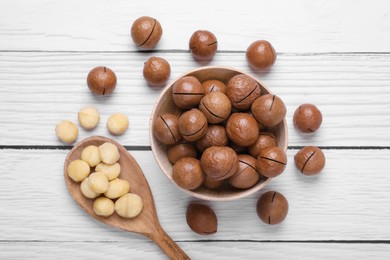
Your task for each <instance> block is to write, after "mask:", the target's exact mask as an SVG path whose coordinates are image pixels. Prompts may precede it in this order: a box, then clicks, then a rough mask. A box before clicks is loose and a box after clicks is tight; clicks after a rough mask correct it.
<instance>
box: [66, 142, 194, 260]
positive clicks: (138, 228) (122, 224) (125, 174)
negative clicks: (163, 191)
mask: <svg viewBox="0 0 390 260" xmlns="http://www.w3.org/2000/svg"><path fill="white" fill-rule="evenodd" d="M105 142H110V143H113V144H115V145H116V146H117V147H118V149H119V153H120V155H121V157H120V159H119V164H120V165H121V174H120V176H119V178H121V179H124V180H127V181H129V182H130V185H131V192H132V193H136V194H138V195H139V196H140V197H141V198H142V201H143V204H144V207H143V209H142V211H141V213H140V214H139V215H138V216H137V217H135V218H132V219H127V218H122V217H120V216H118V215H117V214H116V213H114V214H113V215H111V216H109V217H101V216H98V215H96V214H95V212H94V211H93V209H92V205H93V201H94V200H92V199H87V198H86V197H84V195H83V194H82V193H81V190H80V183H76V182H74V181H73V180H72V179H71V178H69V176H68V174H67V171H66V169H67V168H68V165H69V163H70V162H72V161H74V160H76V159H80V157H81V151H82V150H83V149H84V148H85V147H87V146H89V145H96V146H99V145H101V144H103V143H105ZM64 177H65V183H66V185H67V186H68V190H69V192H70V194H71V195H72V196H73V198H74V199H75V200H76V201H77V203H78V204H79V205H80V206H81V207H82V208H83V209H84V210H85V211H86V212H87V213H88V214H89V215H91V216H92V217H94V218H95V219H97V220H99V221H101V222H103V223H105V224H107V225H109V226H112V227H115V228H119V229H123V230H126V231H130V232H135V233H138V234H141V235H144V236H145V237H148V238H149V239H151V240H153V241H154V242H155V243H156V244H157V245H158V246H159V247H160V248H161V249H162V250H163V251H164V252H165V253H166V254H167V255H168V256H169V257H170V258H171V259H190V258H189V257H188V256H187V255H186V253H184V251H183V250H182V249H181V248H180V247H179V246H178V245H177V244H176V243H175V242H174V241H173V240H172V238H171V237H169V235H168V234H167V233H166V232H165V231H164V230H163V228H162V227H161V225H160V222H159V221H158V218H157V214H156V207H155V205H154V200H153V195H152V192H151V190H150V187H149V184H148V182H147V180H146V178H145V176H144V174H143V172H142V170H141V168H140V167H139V165H138V163H137V162H136V160H135V159H134V158H133V156H131V154H130V153H129V152H127V150H126V149H125V148H124V147H123V146H122V145H120V144H119V143H117V142H115V141H114V140H112V139H110V138H106V137H102V136H92V137H89V138H86V139H84V140H83V141H81V142H79V143H78V144H77V145H75V146H74V147H73V149H72V150H71V151H70V152H69V154H68V156H67V157H66V159H65V165H64Z"/></svg>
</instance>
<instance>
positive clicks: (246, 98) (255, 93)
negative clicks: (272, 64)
mask: <svg viewBox="0 0 390 260" xmlns="http://www.w3.org/2000/svg"><path fill="white" fill-rule="evenodd" d="M260 94H261V88H260V86H259V84H258V83H257V82H256V81H255V80H254V79H253V78H251V77H249V76H247V75H244V74H238V75H236V76H234V77H232V78H231V79H230V80H229V81H228V83H227V85H226V95H227V96H228V98H229V99H230V101H231V102H232V106H233V107H234V108H235V109H237V110H246V109H250V108H251V105H252V103H253V102H254V100H255V99H256V98H258V97H259V96H260Z"/></svg>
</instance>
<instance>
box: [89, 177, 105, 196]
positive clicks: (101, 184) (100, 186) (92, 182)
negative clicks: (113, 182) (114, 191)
mask: <svg viewBox="0 0 390 260" xmlns="http://www.w3.org/2000/svg"><path fill="white" fill-rule="evenodd" d="M88 184H89V187H90V188H91V190H93V191H94V192H96V193H104V192H106V191H107V189H108V178H107V176H106V175H105V174H104V173H101V172H94V173H92V174H91V175H89V177H88Z"/></svg>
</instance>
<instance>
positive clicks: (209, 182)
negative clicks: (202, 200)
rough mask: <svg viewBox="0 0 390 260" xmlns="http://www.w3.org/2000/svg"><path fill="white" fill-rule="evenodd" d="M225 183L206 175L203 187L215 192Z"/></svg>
mask: <svg viewBox="0 0 390 260" xmlns="http://www.w3.org/2000/svg"><path fill="white" fill-rule="evenodd" d="M223 183H224V180H214V179H212V178H210V177H209V176H207V175H206V176H205V178H204V181H203V186H204V187H206V188H208V189H211V190H215V189H218V188H219V187H221V186H222V184H223Z"/></svg>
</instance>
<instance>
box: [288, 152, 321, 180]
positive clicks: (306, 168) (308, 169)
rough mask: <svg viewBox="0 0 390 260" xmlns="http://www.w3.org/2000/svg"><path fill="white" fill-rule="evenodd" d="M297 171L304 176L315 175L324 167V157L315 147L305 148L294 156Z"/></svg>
mask: <svg viewBox="0 0 390 260" xmlns="http://www.w3.org/2000/svg"><path fill="white" fill-rule="evenodd" d="M294 162H295V166H296V167H297V169H298V170H299V171H300V172H301V173H302V174H304V175H309V176H311V175H316V174H317V173H319V172H321V171H322V169H324V167H325V155H324V153H323V152H322V150H321V149H320V148H318V147H316V146H305V147H303V148H302V149H301V150H299V151H298V152H297V153H296V154H295V156H294Z"/></svg>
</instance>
